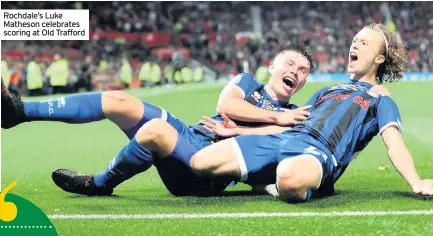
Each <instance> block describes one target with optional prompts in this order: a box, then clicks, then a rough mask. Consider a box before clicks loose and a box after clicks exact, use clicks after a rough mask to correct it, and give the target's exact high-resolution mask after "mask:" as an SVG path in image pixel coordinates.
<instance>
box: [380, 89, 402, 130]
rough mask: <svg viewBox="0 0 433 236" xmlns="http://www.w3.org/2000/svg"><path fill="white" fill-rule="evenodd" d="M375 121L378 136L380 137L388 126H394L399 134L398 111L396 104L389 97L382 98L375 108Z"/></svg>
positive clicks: (399, 120)
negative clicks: (376, 122) (377, 127)
mask: <svg viewBox="0 0 433 236" xmlns="http://www.w3.org/2000/svg"><path fill="white" fill-rule="evenodd" d="M377 121H378V125H379V135H382V132H383V131H384V130H385V129H386V128H388V127H390V126H396V127H397V129H398V131H400V133H401V116H400V111H399V110H398V107H397V104H396V103H395V102H394V101H393V100H392V99H391V98H390V97H387V96H384V97H382V98H381V99H380V101H379V105H378V108H377Z"/></svg>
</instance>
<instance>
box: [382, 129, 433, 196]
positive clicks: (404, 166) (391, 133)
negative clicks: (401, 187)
mask: <svg viewBox="0 0 433 236" xmlns="http://www.w3.org/2000/svg"><path fill="white" fill-rule="evenodd" d="M382 138H383V141H384V143H385V145H386V147H387V149H388V156H389V158H390V160H391V162H392V164H393V165H394V167H395V168H396V169H397V171H398V172H399V173H400V175H401V176H403V178H404V179H405V180H406V182H407V183H408V184H409V185H410V186H411V187H412V190H413V191H414V192H415V193H417V194H419V195H424V196H433V180H421V179H420V177H419V175H418V173H417V171H416V168H415V164H414V161H413V158H412V155H411V154H410V153H409V151H408V150H407V148H406V145H405V144H404V142H403V139H402V136H401V134H400V132H399V131H398V129H397V127H396V126H390V127H388V128H386V129H385V130H384V131H383V132H382Z"/></svg>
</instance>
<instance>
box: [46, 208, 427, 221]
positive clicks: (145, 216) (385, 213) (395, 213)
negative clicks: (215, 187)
mask: <svg viewBox="0 0 433 236" xmlns="http://www.w3.org/2000/svg"><path fill="white" fill-rule="evenodd" d="M402 215H433V209H431V210H414V211H343V212H272V213H269V212H253V213H211V214H188V213H186V214H131V215H128V214H119V215H116V214H101V215H80V214H75V215H74V214H72V215H48V217H49V218H50V219H52V220H63V219H202V218H252V217H340V216H402Z"/></svg>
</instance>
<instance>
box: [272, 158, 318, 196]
mask: <svg viewBox="0 0 433 236" xmlns="http://www.w3.org/2000/svg"><path fill="white" fill-rule="evenodd" d="M322 172H323V169H322V165H321V164H320V162H319V161H318V160H317V159H316V158H315V157H314V156H311V155H308V154H304V155H300V156H297V157H292V158H287V159H284V160H283V161H281V162H280V163H279V164H278V167H277V189H278V191H279V195H280V197H281V198H282V199H283V200H285V201H288V202H301V201H305V200H307V191H308V190H309V189H316V188H318V187H319V185H320V182H321V180H322Z"/></svg>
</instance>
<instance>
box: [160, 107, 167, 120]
mask: <svg viewBox="0 0 433 236" xmlns="http://www.w3.org/2000/svg"><path fill="white" fill-rule="evenodd" d="M160 109H161V120H163V121H167V111H166V110H164V109H162V108H161V107H160Z"/></svg>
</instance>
